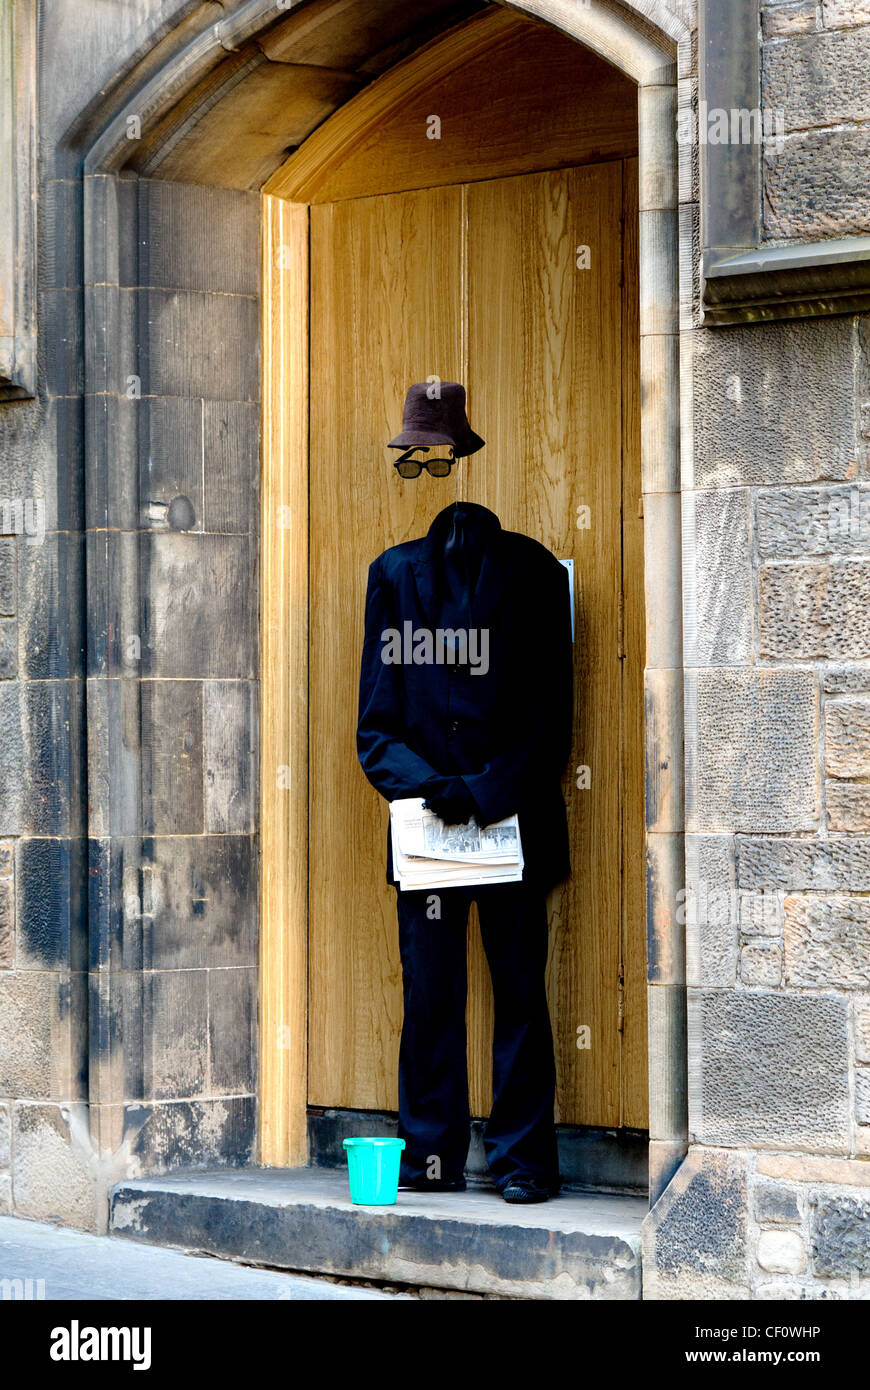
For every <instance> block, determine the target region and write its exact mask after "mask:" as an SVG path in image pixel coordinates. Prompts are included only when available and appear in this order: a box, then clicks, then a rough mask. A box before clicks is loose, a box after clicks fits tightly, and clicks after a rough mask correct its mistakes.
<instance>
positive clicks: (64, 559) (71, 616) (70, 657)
mask: <svg viewBox="0 0 870 1390" xmlns="http://www.w3.org/2000/svg"><path fill="white" fill-rule="evenodd" d="M83 584H84V545H83V541H82V537H81V536H79V535H73V534H70V533H68V532H60V533H55V534H53V535H49V536H46V537H45V539H44V541H43V543H42V544H41V545H30V544H28V543H27V542H26V541H25V542H24V543H23V544H19V547H18V614H19V617H18V633H19V636H18V652H19V670H20V673H21V675H22V677H26V678H29V679H30V680H52V679H55V678H58V677H64V676H80V675H81V674H82V673H83V671H84V657H85V631H84V622H83V619H82V595H83Z"/></svg>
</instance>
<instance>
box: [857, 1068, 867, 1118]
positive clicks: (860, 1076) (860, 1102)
mask: <svg viewBox="0 0 870 1390" xmlns="http://www.w3.org/2000/svg"><path fill="white" fill-rule="evenodd" d="M855 1119H856V1120H857V1121H858V1124H859V1125H870V1067H856V1068H855Z"/></svg>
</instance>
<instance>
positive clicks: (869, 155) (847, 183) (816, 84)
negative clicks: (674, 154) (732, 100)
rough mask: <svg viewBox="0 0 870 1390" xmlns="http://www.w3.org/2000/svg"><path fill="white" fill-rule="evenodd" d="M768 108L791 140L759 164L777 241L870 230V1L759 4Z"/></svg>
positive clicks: (771, 233)
mask: <svg viewBox="0 0 870 1390" xmlns="http://www.w3.org/2000/svg"><path fill="white" fill-rule="evenodd" d="M761 26H762V36H763V43H762V68H761V72H762V82H761V90H762V103H763V105H764V106H765V107H769V108H771V109H773V110H775V111H778V112H782V115H783V126H784V130H785V138H784V140H783V141H782V142H781V145H780V147H779V148H777V147H774V146H771V147H770V148H769V149H768V150H767V152H766V154H765V159H764V166H763V188H764V207H763V227H764V236H765V238H767V239H769V240H773V241H789V240H796V241H812V240H815V239H819V238H823V237H829V236H846V235H848V234H854V233H860V232H866V231H867V230H868V229H870V201H868V198H867V186H868V170H870V131H868V129H867V124H866V122H867V114H868V111H870V27H868V26H870V3H868V0H821V3H816V0H786V3H781V0H772V3H769V2H768V0H761Z"/></svg>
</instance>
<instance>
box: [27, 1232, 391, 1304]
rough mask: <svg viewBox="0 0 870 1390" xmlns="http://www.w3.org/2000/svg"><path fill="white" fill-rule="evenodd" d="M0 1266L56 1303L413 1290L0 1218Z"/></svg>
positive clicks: (380, 1294) (353, 1297)
mask: <svg viewBox="0 0 870 1390" xmlns="http://www.w3.org/2000/svg"><path fill="white" fill-rule="evenodd" d="M0 1270H2V1275H3V1277H4V1278H6V1279H10V1280H22V1281H27V1280H32V1281H33V1285H32V1286H33V1287H35V1288H41V1289H43V1290H44V1293H45V1297H46V1299H50V1300H51V1301H52V1302H61V1301H71V1302H77V1303H80V1302H91V1301H94V1300H96V1301H105V1302H113V1303H114V1302H123V1303H130V1304H134V1303H143V1302H149V1301H151V1302H165V1301H166V1300H167V1299H171V1300H173V1301H174V1302H181V1301H184V1302H195V1301H203V1300H209V1301H211V1300H213V1299H219V1300H221V1301H226V1300H242V1299H244V1300H245V1301H246V1302H252V1301H254V1300H256V1301H259V1302H271V1301H274V1300H278V1301H281V1302H291V1303H292V1302H297V1301H302V1302H306V1303H312V1302H322V1303H348V1302H355V1303H377V1302H384V1301H391V1300H393V1301H395V1300H398V1301H399V1302H407V1301H410V1300H411V1299H412V1297H413V1296H412V1295H411V1294H405V1293H398V1292H389V1291H382V1290H380V1289H374V1288H365V1287H354V1286H353V1285H349V1284H337V1283H330V1282H329V1280H327V1279H318V1278H316V1277H311V1276H306V1275H299V1274H287V1273H283V1272H281V1273H278V1272H276V1271H274V1270H266V1269H250V1268H248V1266H246V1265H238V1264H232V1263H230V1262H229V1261H225V1260H214V1259H210V1258H208V1257H205V1256H201V1255H196V1254H194V1253H192V1252H184V1251H181V1250H165V1249H162V1248H161V1247H159V1246H151V1245H140V1244H134V1243H133V1242H132V1241H127V1240H117V1239H113V1238H110V1237H108V1236H98V1235H92V1234H90V1233H87V1232H83V1231H69V1230H58V1228H57V1227H56V1226H49V1225H46V1224H44V1223H42V1222H37V1221H21V1220H17V1219H16V1218H14V1217H7V1218H5V1219H4V1220H2V1221H0Z"/></svg>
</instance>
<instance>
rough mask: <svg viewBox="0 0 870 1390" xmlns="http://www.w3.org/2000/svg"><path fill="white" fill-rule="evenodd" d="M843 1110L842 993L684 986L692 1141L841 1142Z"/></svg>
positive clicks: (844, 1138)
mask: <svg viewBox="0 0 870 1390" xmlns="http://www.w3.org/2000/svg"><path fill="white" fill-rule="evenodd" d="M849 1111H850V1105H849V1087H848V1012H847V1005H846V1001H845V1000H844V999H843V998H842V997H840V996H834V995H821V994H820V995H800V994H798V995H795V994H785V993H782V992H777V993H774V992H771V993H765V992H762V991H761V990H744V991H741V992H738V993H733V992H729V991H725V990H690V991H689V1122H690V1128H691V1130H692V1131H693V1133H694V1134H696V1136H697V1138H698V1140H699V1141H700V1142H701V1143H708V1144H727V1145H739V1144H748V1145H751V1144H758V1143H762V1144H777V1145H783V1146H784V1145H798V1146H807V1147H823V1146H824V1147H828V1148H839V1149H845V1148H847V1146H848V1142H849Z"/></svg>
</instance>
